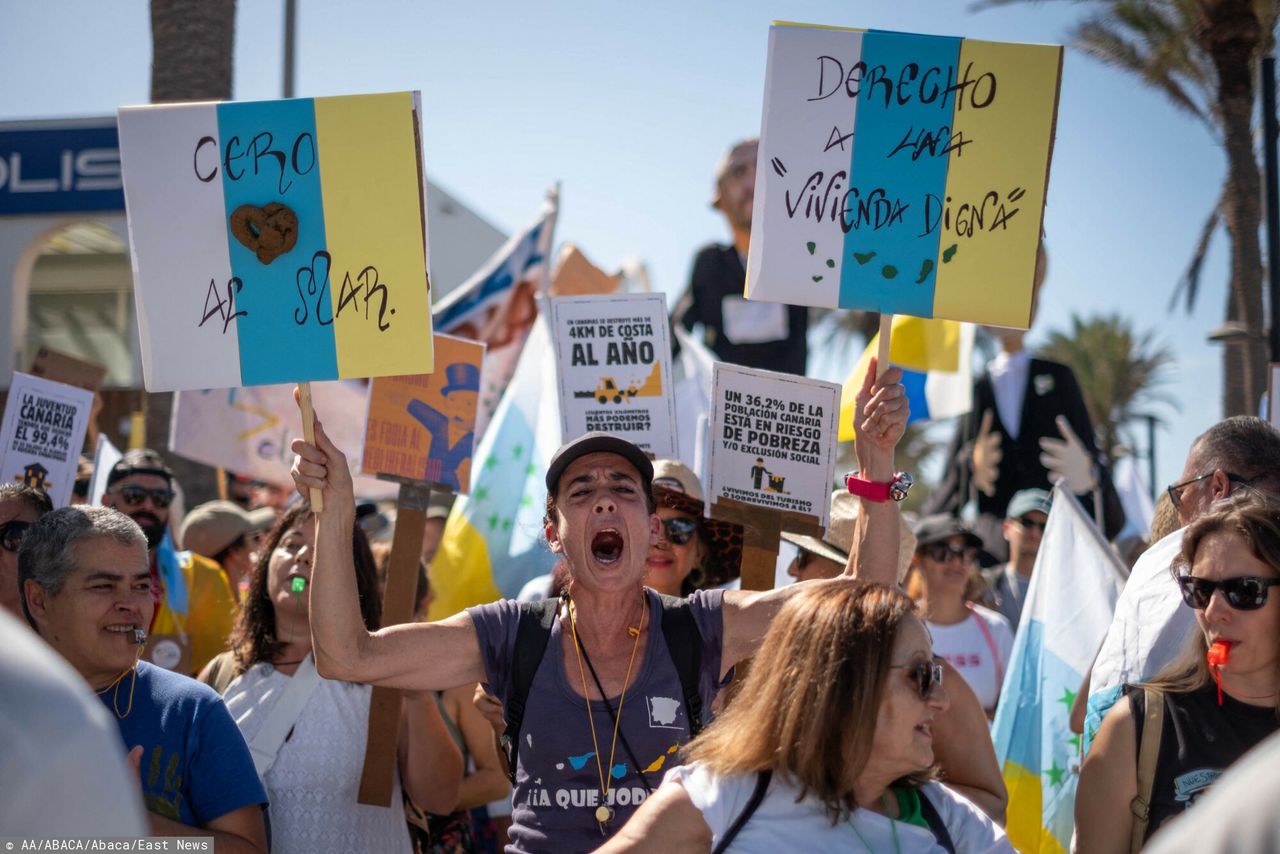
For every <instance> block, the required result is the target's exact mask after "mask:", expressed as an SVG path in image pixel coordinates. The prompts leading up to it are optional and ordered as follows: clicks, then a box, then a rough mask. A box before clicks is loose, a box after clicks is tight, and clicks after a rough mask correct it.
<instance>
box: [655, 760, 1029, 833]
mask: <svg viewBox="0 0 1280 854" xmlns="http://www.w3.org/2000/svg"><path fill="white" fill-rule="evenodd" d="M668 780H674V781H675V782H677V783H679V784H680V785H682V786H684V788H685V791H686V792H688V793H689V800H691V801H692V802H693V805H694V806H696V807H697V808H698V810H699V811H700V812H701V813H702V819H703V821H705V822H706V823H707V827H709V828H711V834H712V843H711V844H712V846H713V847H714V846H715V845H717V844H719V842H720V839H721V837H722V836H724V833H725V831H727V830H728V829H729V827H730V826H731V825H732V824H733V823H734V821H735V820H736V819H737V818H738V816H739V815H740V814H741V813H742V811H743V809H744V808H745V807H746V805H747V801H748V800H750V798H751V792H752V790H754V789H755V785H756V777H755V775H754V774H746V775H742V776H738V777H727V778H724V777H719V776H717V775H715V774H712V773H711V772H710V771H707V770H706V768H705V767H704V766H702V765H682V766H680V767H678V768H673V769H671V770H670V771H668V772H667V775H666V777H665V778H664V779H663V782H666V781H668ZM798 794H799V791H798V789H797V788H796V787H795V786H793V785H791V784H790V783H788V782H787V781H786V780H785V779H783V778H782V776H781V775H779V774H774V775H773V779H772V780H771V781H770V783H769V790H768V792H767V793H766V794H765V796H764V800H763V801H761V802H760V806H759V807H758V808H757V809H756V811H755V812H754V813H753V814H752V815H751V817H750V818H749V819H748V820H747V823H746V824H744V825H743V826H742V830H741V831H739V833H738V835H737V836H736V837H734V840H733V842H732V843H731V844H730V846H729V849H728V850H729V851H731V852H739V854H756V852H759V854H775V852H778V851H865V850H866V849H867V848H868V847H869V848H870V849H871V850H872V851H893V850H895V847H896V848H897V849H898V850H900V851H902V852H904V854H941V852H943V851H944V850H945V849H943V847H942V846H941V845H939V844H938V842H937V840H936V839H935V838H934V836H933V834H932V833H931V832H930V831H929V830H928V829H926V828H923V827H917V826H915V825H911V824H904V823H902V822H900V821H894V820H893V819H890V818H889V817H887V816H883V815H880V814H879V813H875V812H871V811H870V810H863V809H860V810H857V811H856V812H854V814H853V816H852V817H851V818H850V819H849V820H847V821H842V822H839V823H838V824H836V825H834V826H833V825H832V824H831V819H830V818H829V817H828V816H827V812H826V809H825V808H824V807H823V805H822V804H821V803H820V802H818V800H817V799H815V798H814V797H813V796H808V797H806V798H805V799H804V800H802V801H800V802H799V803H797V802H796V795H798ZM920 796H921V797H928V798H929V802H930V803H931V804H932V805H933V806H934V807H935V808H936V809H937V811H938V814H939V815H940V816H941V817H942V821H943V823H944V824H946V826H947V831H948V832H949V833H950V834H951V841H952V843H953V844H954V845H955V849H956V851H963V852H966V854H982V852H1012V851H1013V846H1011V845H1010V844H1009V840H1008V838H1007V837H1006V836H1005V833H1004V831H1003V830H1002V829H1001V828H999V827H997V826H996V825H995V824H993V823H992V821H991V819H989V818H987V816H986V815H984V814H983V813H982V811H981V810H979V809H978V808H977V807H976V806H974V805H973V804H972V803H970V802H969V801H967V800H965V799H964V798H963V797H961V796H960V795H958V794H956V793H955V792H953V791H951V790H950V789H948V788H946V787H945V786H942V785H940V784H938V783H930V784H929V785H927V786H925V787H924V788H922V789H921V790H920ZM895 837H896V839H897V843H898V844H897V846H895V845H894V839H895Z"/></svg>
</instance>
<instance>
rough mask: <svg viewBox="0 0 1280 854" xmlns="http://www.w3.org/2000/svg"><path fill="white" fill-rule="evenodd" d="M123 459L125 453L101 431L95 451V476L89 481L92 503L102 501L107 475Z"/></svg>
mask: <svg viewBox="0 0 1280 854" xmlns="http://www.w3.org/2000/svg"><path fill="white" fill-rule="evenodd" d="M122 459H124V454H122V453H120V449H119V448H117V447H116V446H115V445H114V444H112V442H111V440H110V439H108V438H107V437H106V436H104V435H102V434H101V433H99V434H98V444H97V447H96V448H94V451H93V477H92V478H91V479H90V481H89V503H90V504H93V505H98V504H101V503H102V496H103V495H105V494H106V492H107V476H108V475H110V474H111V470H112V469H113V468H115V467H116V463H118V462H120V461H121V460H122Z"/></svg>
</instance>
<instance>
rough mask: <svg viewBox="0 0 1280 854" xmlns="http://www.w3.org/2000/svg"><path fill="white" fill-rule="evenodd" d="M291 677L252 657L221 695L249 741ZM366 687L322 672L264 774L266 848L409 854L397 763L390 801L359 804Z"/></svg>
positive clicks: (286, 852)
mask: <svg viewBox="0 0 1280 854" xmlns="http://www.w3.org/2000/svg"><path fill="white" fill-rule="evenodd" d="M291 678H292V677H290V676H286V675H284V674H283V673H281V672H280V671H278V670H276V669H275V668H274V667H272V666H271V665H270V664H265V663H264V664H256V665H254V666H253V667H251V668H249V670H248V671H247V672H245V673H244V674H243V675H242V676H240V678H238V679H236V680H235V681H234V682H232V683H231V685H229V686H228V687H227V693H226V696H225V698H224V699H225V700H226V703H227V709H228V711H230V712H231V717H233V718H234V719H235V722H236V725H237V726H239V727H240V732H241V734H242V735H243V736H244V740H245V741H246V742H252V741H253V739H254V736H256V735H257V734H258V730H260V729H261V728H262V725H263V722H264V721H265V720H266V718H267V715H268V714H270V712H271V709H272V708H273V707H274V706H275V704H276V701H277V700H279V699H280V695H281V694H282V693H283V692H284V689H285V688H286V687H287V686H288V684H289V680H290V679H291ZM372 690H373V689H372V688H370V687H369V686H368V685H357V684H355V683H353V682H339V681H336V680H333V679H321V680H320V684H319V686H317V687H316V690H315V692H314V693H313V694H312V695H311V698H310V699H309V700H307V704H306V705H305V706H303V708H302V713H301V714H300V715H299V716H298V722H297V723H296V724H294V727H293V731H292V732H291V733H290V734H289V737H288V738H286V739H285V742H284V745H283V746H281V748H280V753H279V754H278V755H277V757H276V761H275V764H274V765H272V766H271V769H270V770H268V771H267V774H266V778H265V779H264V780H263V781H262V783H263V785H264V786H265V787H266V790H267V798H268V799H269V800H270V802H271V806H270V809H269V815H270V818H271V851H272V854H295V852H296V854H310V852H334V854H338V852H342V854H345V852H350V851H371V852H372V851H376V852H388V854H394V852H403V854H409V852H410V843H409V831H408V828H407V827H406V825H405V817H404V803H403V801H402V800H401V795H400V773H399V770H398V769H397V772H396V775H395V779H394V785H393V789H392V792H391V805H390V806H389V807H377V806H370V805H368V804H361V803H357V801H356V797H357V794H358V792H359V789H360V775H361V772H362V770H363V768H364V749H365V739H366V738H367V736H368V732H369V696H370V694H371V692H372Z"/></svg>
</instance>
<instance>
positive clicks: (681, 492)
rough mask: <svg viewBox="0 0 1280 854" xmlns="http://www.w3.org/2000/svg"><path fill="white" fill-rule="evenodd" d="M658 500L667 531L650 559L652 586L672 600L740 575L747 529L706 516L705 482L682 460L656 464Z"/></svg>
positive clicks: (647, 562)
mask: <svg viewBox="0 0 1280 854" xmlns="http://www.w3.org/2000/svg"><path fill="white" fill-rule="evenodd" d="M653 498H654V501H655V502H656V503H657V505H658V509H657V512H658V517H659V518H660V519H661V520H662V533H661V536H660V538H659V540H658V542H656V543H654V544H653V545H651V546H649V556H648V558H647V559H646V560H645V566H646V567H648V574H647V575H646V577H645V580H646V582H647V583H648V585H649V586H650V587H652V588H653V589H654V590H656V591H658V592H659V593H664V594H666V595H668V596H688V595H689V594H691V593H693V591H695V590H698V589H700V588H709V587H720V586H722V585H724V584H726V583H728V582H729V581H731V580H732V579H734V578H737V577H738V575H739V573H740V571H741V563H742V526H741V525H734V524H732V523H730V522H723V521H721V520H719V519H711V518H708V517H706V516H704V515H703V513H704V512H705V509H706V504H705V502H704V501H703V498H702V482H701V481H700V480H698V476H697V475H696V474H694V473H693V470H692V469H690V468H689V467H688V466H686V465H685V464H684V463H682V462H680V461H679V460H656V461H654V464H653Z"/></svg>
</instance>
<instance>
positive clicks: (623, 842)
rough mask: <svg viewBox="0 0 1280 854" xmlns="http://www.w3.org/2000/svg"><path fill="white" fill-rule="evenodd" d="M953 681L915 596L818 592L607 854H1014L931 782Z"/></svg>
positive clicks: (803, 602) (788, 616) (793, 607)
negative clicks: (947, 682)
mask: <svg viewBox="0 0 1280 854" xmlns="http://www.w3.org/2000/svg"><path fill="white" fill-rule="evenodd" d="M942 674H943V667H942V665H941V664H939V663H938V662H937V661H936V660H935V659H934V657H933V651H932V649H931V647H930V641H929V633H928V631H927V630H926V629H925V626H924V623H923V622H921V620H920V619H919V618H918V617H917V616H916V615H915V607H914V605H913V603H912V602H911V600H910V599H909V598H908V597H907V596H905V595H904V594H903V593H901V592H899V591H898V590H895V589H893V588H890V587H887V586H884V585H879V584H868V583H865V582H859V581H855V580H853V579H840V580H838V581H835V582H832V583H831V585H830V586H824V587H816V588H814V587H811V588H808V589H806V590H805V591H804V592H803V593H801V594H799V595H797V596H795V597H793V598H792V599H790V600H789V601H788V602H787V604H786V605H784V606H783V608H782V610H781V611H780V612H779V614H778V616H777V617H776V618H775V619H774V621H773V625H772V626H771V627H770V628H769V631H768V633H767V634H766V635H765V639H764V642H763V644H762V645H761V647H760V651H759V652H758V653H757V654H756V657H755V660H754V662H753V664H752V666H751V670H750V671H749V673H748V675H747V678H746V682H745V683H744V685H743V687H742V691H741V692H740V693H739V695H738V696H737V698H736V699H735V700H734V701H733V702H732V703H731V704H730V705H729V708H728V709H727V710H726V711H725V712H724V714H723V715H721V716H720V717H719V718H717V719H716V721H715V722H714V723H713V724H711V726H710V727H708V728H707V730H706V731H705V732H704V733H703V734H702V735H701V736H700V737H699V738H697V739H695V740H694V741H693V742H691V743H690V744H689V745H688V747H686V748H685V752H684V754H683V757H684V760H685V762H686V763H687V764H685V765H683V766H681V767H678V768H675V769H673V770H672V771H670V772H669V773H668V774H667V776H666V779H665V780H664V782H663V784H662V787H661V788H660V789H658V791H657V792H656V793H654V795H653V797H651V798H649V799H648V800H647V801H645V802H644V804H643V805H642V806H641V807H640V809H639V810H638V811H637V812H636V814H635V815H634V816H633V817H632V819H631V820H630V821H629V822H628V823H627V825H626V826H625V827H623V828H622V830H621V832H620V833H619V834H618V836H617V837H616V838H615V839H613V840H612V841H611V842H610V843H609V844H608V845H606V846H605V847H604V848H602V849H600V850H601V851H604V852H614V854H616V852H656V854H666V852H669V851H714V852H721V851H739V852H774V851H895V852H930V854H932V852H939V851H947V850H950V851H965V852H984V851H1000V852H1005V851H1013V848H1012V847H1011V846H1010V845H1009V841H1008V839H1007V838H1006V837H1005V834H1004V831H1002V830H1001V829H1000V828H999V827H997V826H996V825H995V824H994V823H993V822H992V821H991V820H990V819H989V818H988V817H987V816H986V815H984V814H983V813H982V811H981V810H979V809H978V808H977V807H975V806H974V805H973V804H972V803H970V802H969V801H967V800H965V799H964V798H963V797H961V796H960V795H958V794H956V793H955V792H954V791H951V790H950V789H948V788H946V787H945V786H943V785H940V784H939V783H937V782H934V781H933V774H932V770H931V769H932V766H933V762H934V752H933V729H934V723H935V720H936V719H938V718H940V717H941V716H942V714H943V713H944V712H945V711H946V709H947V706H948V703H949V698H948V696H947V692H946V690H945V689H944V688H943V686H942Z"/></svg>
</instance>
